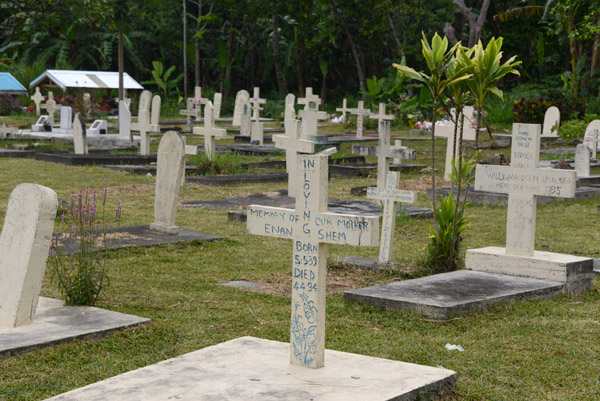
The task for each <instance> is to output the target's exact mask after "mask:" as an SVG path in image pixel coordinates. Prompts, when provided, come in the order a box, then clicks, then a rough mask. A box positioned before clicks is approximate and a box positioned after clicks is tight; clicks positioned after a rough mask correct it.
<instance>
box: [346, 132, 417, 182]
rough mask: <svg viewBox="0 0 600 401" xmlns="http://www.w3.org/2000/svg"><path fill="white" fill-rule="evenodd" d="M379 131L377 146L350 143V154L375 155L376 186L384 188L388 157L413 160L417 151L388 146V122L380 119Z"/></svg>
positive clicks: (388, 168) (388, 164)
mask: <svg viewBox="0 0 600 401" xmlns="http://www.w3.org/2000/svg"><path fill="white" fill-rule="evenodd" d="M381 128H382V129H381V130H380V131H379V145H378V146H364V145H352V154H354V155H362V156H377V188H380V189H384V188H385V180H386V177H387V173H388V171H389V170H390V161H389V158H394V157H401V158H406V159H411V160H414V159H416V157H417V152H416V151H415V150H414V149H408V148H406V147H404V146H401V147H395V146H394V147H392V146H390V122H389V121H382V122H381Z"/></svg>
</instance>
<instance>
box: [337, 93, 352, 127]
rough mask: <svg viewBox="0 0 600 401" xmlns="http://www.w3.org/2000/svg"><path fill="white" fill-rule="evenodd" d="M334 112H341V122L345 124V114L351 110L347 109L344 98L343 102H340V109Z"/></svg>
mask: <svg viewBox="0 0 600 401" xmlns="http://www.w3.org/2000/svg"><path fill="white" fill-rule="evenodd" d="M335 111H341V112H342V122H343V123H345V122H346V113H349V112H350V111H352V109H349V108H348V107H347V106H346V98H344V101H343V102H342V107H338V108H337V109H335Z"/></svg>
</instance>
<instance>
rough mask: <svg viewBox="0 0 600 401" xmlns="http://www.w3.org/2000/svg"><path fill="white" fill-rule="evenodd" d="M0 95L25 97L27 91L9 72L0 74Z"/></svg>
mask: <svg viewBox="0 0 600 401" xmlns="http://www.w3.org/2000/svg"><path fill="white" fill-rule="evenodd" d="M0 93H1V94H8V95H25V94H27V89H25V87H24V86H23V85H21V83H20V82H19V81H17V79H16V78H15V77H13V76H12V74H11V73H10V72H0Z"/></svg>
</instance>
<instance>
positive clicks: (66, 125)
mask: <svg viewBox="0 0 600 401" xmlns="http://www.w3.org/2000/svg"><path fill="white" fill-rule="evenodd" d="M72 118H73V109H71V107H69V106H63V107H61V108H60V129H61V130H65V131H70V130H72V129H73V122H72Z"/></svg>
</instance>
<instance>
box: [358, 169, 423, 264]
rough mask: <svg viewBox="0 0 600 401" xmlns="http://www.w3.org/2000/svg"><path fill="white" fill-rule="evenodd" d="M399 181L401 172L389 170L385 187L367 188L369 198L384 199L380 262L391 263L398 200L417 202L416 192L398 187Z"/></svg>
mask: <svg viewBox="0 0 600 401" xmlns="http://www.w3.org/2000/svg"><path fill="white" fill-rule="evenodd" d="M399 181H400V173H398V172H396V171H389V172H388V174H387V182H386V185H385V189H380V188H376V187H369V188H367V198H370V199H378V200H381V201H383V219H382V220H383V221H382V225H381V241H380V244H379V262H380V263H389V262H390V260H392V250H393V245H394V229H395V226H396V202H404V203H415V202H416V201H417V193H416V192H414V191H403V190H400V189H397V188H398V182H399Z"/></svg>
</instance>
